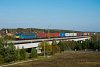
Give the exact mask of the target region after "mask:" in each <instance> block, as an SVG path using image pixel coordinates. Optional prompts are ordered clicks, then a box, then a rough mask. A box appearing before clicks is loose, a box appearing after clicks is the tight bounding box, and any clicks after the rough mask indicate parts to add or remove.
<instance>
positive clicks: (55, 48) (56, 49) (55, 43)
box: [52, 40, 60, 54]
mask: <svg viewBox="0 0 100 67" xmlns="http://www.w3.org/2000/svg"><path fill="white" fill-rule="evenodd" d="M58 52H60V47H59V46H58V45H57V42H56V40H53V41H52V54H55V53H58Z"/></svg>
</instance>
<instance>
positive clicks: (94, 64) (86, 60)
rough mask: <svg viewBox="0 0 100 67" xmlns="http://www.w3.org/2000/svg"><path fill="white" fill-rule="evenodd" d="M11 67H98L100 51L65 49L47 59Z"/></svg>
mask: <svg viewBox="0 0 100 67" xmlns="http://www.w3.org/2000/svg"><path fill="white" fill-rule="evenodd" d="M10 67H11V66H10ZM12 67H100V53H95V52H73V51H69V52H68V51H67V52H64V53H61V54H56V55H54V56H53V57H51V58H49V59H45V60H37V61H34V62H29V63H23V64H20V65H14V66H12Z"/></svg>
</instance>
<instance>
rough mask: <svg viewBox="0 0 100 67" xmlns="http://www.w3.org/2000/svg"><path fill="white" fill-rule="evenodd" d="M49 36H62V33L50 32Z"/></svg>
mask: <svg viewBox="0 0 100 67" xmlns="http://www.w3.org/2000/svg"><path fill="white" fill-rule="evenodd" d="M48 37H50V38H53V37H60V33H48Z"/></svg>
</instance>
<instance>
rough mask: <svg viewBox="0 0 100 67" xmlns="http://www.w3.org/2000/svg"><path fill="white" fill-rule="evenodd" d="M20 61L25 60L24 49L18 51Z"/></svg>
mask: <svg viewBox="0 0 100 67" xmlns="http://www.w3.org/2000/svg"><path fill="white" fill-rule="evenodd" d="M20 59H21V60H25V59H26V51H25V49H24V47H22V49H20Z"/></svg>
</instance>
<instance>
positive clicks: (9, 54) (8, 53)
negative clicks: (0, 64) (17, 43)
mask: <svg viewBox="0 0 100 67" xmlns="http://www.w3.org/2000/svg"><path fill="white" fill-rule="evenodd" d="M4 60H5V62H11V61H15V60H16V50H15V47H14V45H13V44H12V43H9V44H8V45H7V46H6V47H5V51H4Z"/></svg>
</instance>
